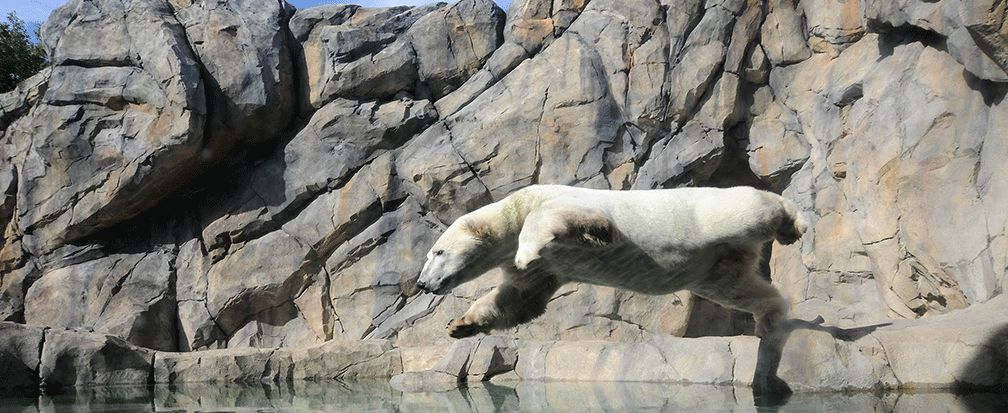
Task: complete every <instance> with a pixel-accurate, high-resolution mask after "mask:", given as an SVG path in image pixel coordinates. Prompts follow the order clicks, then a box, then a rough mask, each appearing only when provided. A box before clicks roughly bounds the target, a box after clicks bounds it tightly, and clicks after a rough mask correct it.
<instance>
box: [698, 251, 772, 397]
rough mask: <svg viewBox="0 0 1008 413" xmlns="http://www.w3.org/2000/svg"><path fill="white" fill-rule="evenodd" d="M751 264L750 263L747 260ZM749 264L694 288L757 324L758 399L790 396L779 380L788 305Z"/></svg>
mask: <svg viewBox="0 0 1008 413" xmlns="http://www.w3.org/2000/svg"><path fill="white" fill-rule="evenodd" d="M743 261H747V260H743ZM749 264H750V263H748V262H738V263H737V265H721V266H718V268H717V270H719V271H718V272H717V273H716V274H715V275H714V276H713V277H710V278H709V279H706V280H704V282H703V283H701V284H700V285H698V286H696V287H695V288H692V290H693V292H694V293H696V294H697V295H699V296H701V297H704V298H706V299H708V300H711V301H713V302H715V303H718V304H720V305H722V306H725V307H728V308H732V309H736V310H741V311H745V312H747V313H750V314H752V315H753V317H754V318H755V320H756V335H757V336H758V337H759V338H760V344H759V350H758V354H757V359H756V372H755V375H754V377H753V391H754V393H756V395H757V396H762V395H787V394H790V393H791V389H790V388H789V387H788V385H787V383H785V382H784V381H783V380H781V379H780V378H779V377H777V367H778V366H779V365H780V360H781V355H782V352H783V350H784V344H785V342H786V341H787V336H788V333H789V331H788V328H787V323H786V322H785V321H786V319H787V302H786V301H785V300H784V297H782V296H781V294H780V292H779V291H777V289H776V288H774V287H773V285H771V284H770V282H769V281H767V280H764V279H763V278H761V277H760V276H759V275H758V274H756V271H755V266H754V265H749Z"/></svg>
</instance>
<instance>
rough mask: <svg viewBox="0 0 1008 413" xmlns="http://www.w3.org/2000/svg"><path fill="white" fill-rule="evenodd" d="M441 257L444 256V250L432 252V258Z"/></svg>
mask: <svg viewBox="0 0 1008 413" xmlns="http://www.w3.org/2000/svg"><path fill="white" fill-rule="evenodd" d="M441 255H444V250H437V251H434V256H441Z"/></svg>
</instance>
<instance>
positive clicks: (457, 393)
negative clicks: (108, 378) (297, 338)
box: [0, 380, 1008, 413]
mask: <svg viewBox="0 0 1008 413" xmlns="http://www.w3.org/2000/svg"><path fill="white" fill-rule="evenodd" d="M753 405H754V403H753V396H752V391H751V390H750V389H747V388H735V387H730V386H699V385H690V386H684V385H670V384H664V383H611V382H596V383H537V382H520V383H506V384H490V383H483V384H477V385H471V386H470V387H468V388H462V389H457V390H452V391H448V392H443V393H401V392H398V391H396V390H394V389H392V388H391V387H389V385H388V383H387V382H386V381H384V380H383V381H364V382H353V383H340V382H324V383H313V382H300V383H291V384H285V385H278V386H273V385H263V386H250V385H209V384H193V385H184V386H171V387H168V386H157V387H155V388H154V389H149V388H146V387H103V388H95V389H86V390H80V391H77V392H75V393H70V394H63V395H56V396H39V397H6V398H2V399H0V412H77V411H80V412H123V411H157V412H168V411H172V412H174V411H243V412H245V411H353V412H385V411H399V412H425V413H426V412H431V411H445V412H471V411H476V412H514V411H522V412H554V411H556V412H625V411H655V412H666V411H696V410H701V411H734V412H755V411H783V412H789V411H861V412H873V411H874V412H892V411H899V412H904V411H905V412H919V411H1008V395H1004V394H992V393H972V394H960V395H956V394H952V393H901V394H898V393H886V394H881V395H876V394H870V393H854V394H840V393H830V394H813V393H798V394H795V395H794V396H793V397H791V399H790V401H789V402H788V403H787V404H786V405H784V406H781V407H778V408H773V409H768V408H756V407H754V406H753Z"/></svg>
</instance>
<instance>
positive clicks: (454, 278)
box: [417, 217, 500, 295]
mask: <svg viewBox="0 0 1008 413" xmlns="http://www.w3.org/2000/svg"><path fill="white" fill-rule="evenodd" d="M493 249H494V246H493V241H492V239H491V237H490V236H489V235H488V231H487V230H486V227H485V226H483V225H481V224H480V223H478V222H475V221H474V220H473V219H471V218H470V219H467V218H466V217H462V218H459V219H458V220H456V221H455V222H454V223H452V225H451V226H449V227H448V229H447V230H446V231H445V232H444V234H441V237H440V238H438V240H437V241H436V242H435V243H434V246H433V247H431V249H430V251H428V252H427V262H425V263H424V266H423V270H421V271H420V278H419V279H418V280H417V287H419V288H420V289H421V290H425V291H429V292H432V293H434V294H439V295H441V294H447V293H448V292H449V291H451V289H452V288H455V287H457V286H458V285H459V284H462V283H464V282H466V281H470V280H472V279H474V278H476V277H479V276H480V275H483V273H485V272H487V271H489V270H490V269H491V268H493V267H495V266H497V265H499V264H500V263H499V262H496V261H497V260H496V258H495V257H494V256H493V254H491V251H492V250H493Z"/></svg>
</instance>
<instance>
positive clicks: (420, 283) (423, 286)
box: [416, 281, 431, 293]
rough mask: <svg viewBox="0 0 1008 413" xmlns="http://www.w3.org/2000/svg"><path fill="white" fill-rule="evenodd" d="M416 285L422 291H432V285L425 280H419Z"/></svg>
mask: <svg viewBox="0 0 1008 413" xmlns="http://www.w3.org/2000/svg"><path fill="white" fill-rule="evenodd" d="M416 286H417V288H419V289H420V290H422V291H425V292H428V293H429V292H431V290H430V286H428V285H427V283H425V282H423V281H417V283H416Z"/></svg>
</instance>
